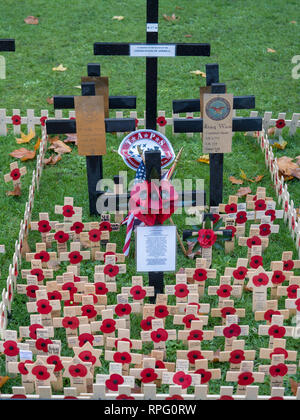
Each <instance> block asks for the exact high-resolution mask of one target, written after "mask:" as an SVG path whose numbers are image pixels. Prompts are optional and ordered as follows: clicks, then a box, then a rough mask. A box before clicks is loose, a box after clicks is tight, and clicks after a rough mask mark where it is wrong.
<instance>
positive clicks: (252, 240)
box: [238, 226, 269, 259]
mask: <svg viewBox="0 0 300 420" xmlns="http://www.w3.org/2000/svg"><path fill="white" fill-rule="evenodd" d="M259 233H260V232H259V229H258V228H254V227H253V226H250V231H249V236H248V237H245V236H240V237H239V240H238V244H239V246H245V247H247V248H248V259H251V257H253V256H256V255H262V252H263V251H264V250H265V249H266V248H267V247H268V246H269V238H268V237H261V236H260V234H259Z"/></svg>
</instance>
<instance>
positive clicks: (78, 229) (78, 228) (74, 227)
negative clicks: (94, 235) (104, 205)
mask: <svg viewBox="0 0 300 420" xmlns="http://www.w3.org/2000/svg"><path fill="white" fill-rule="evenodd" d="M83 229H84V224H83V223H81V222H75V223H73V225H72V226H71V230H72V231H74V232H75V233H77V235H79V234H80V233H81V232H82V231H83Z"/></svg>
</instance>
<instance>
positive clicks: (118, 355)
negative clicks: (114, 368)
mask: <svg viewBox="0 0 300 420" xmlns="http://www.w3.org/2000/svg"><path fill="white" fill-rule="evenodd" d="M113 359H114V361H115V362H116V363H122V365H125V364H130V363H131V360H132V358H131V355H130V353H127V352H126V351H124V352H119V351H117V352H115V353H114V357H113Z"/></svg>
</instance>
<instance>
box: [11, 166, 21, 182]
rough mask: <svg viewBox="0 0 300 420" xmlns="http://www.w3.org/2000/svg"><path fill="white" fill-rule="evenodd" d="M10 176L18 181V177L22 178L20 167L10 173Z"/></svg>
mask: <svg viewBox="0 0 300 420" xmlns="http://www.w3.org/2000/svg"><path fill="white" fill-rule="evenodd" d="M10 177H11V178H12V180H13V181H17V180H18V179H20V178H21V172H20V169H18V168H16V169H13V170H12V171H11V173H10Z"/></svg>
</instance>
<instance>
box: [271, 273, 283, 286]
mask: <svg viewBox="0 0 300 420" xmlns="http://www.w3.org/2000/svg"><path fill="white" fill-rule="evenodd" d="M271 280H272V283H273V284H282V283H283V282H284V281H285V275H284V274H283V272H282V271H280V270H276V271H274V273H273V276H272V279H271Z"/></svg>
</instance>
